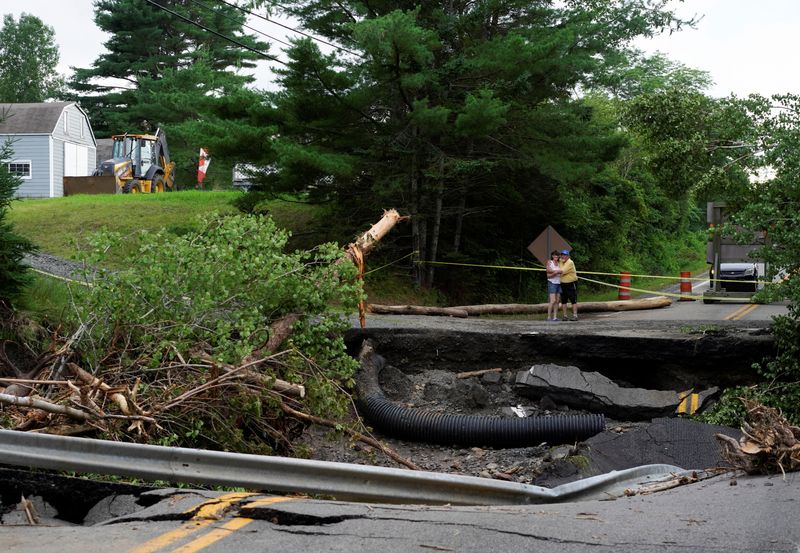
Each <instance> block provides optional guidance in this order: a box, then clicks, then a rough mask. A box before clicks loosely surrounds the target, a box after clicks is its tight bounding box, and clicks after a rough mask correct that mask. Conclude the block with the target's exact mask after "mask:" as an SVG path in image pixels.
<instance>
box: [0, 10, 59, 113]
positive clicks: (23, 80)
mask: <svg viewBox="0 0 800 553" xmlns="http://www.w3.org/2000/svg"><path fill="white" fill-rule="evenodd" d="M58 61H59V52H58V46H57V45H56V43H55V31H53V28H52V27H51V26H49V25H45V24H44V22H42V20H41V19H39V18H38V17H36V16H33V15H29V14H26V13H23V14H22V15H20V17H19V21H16V20H14V16H13V15H5V16H4V17H3V26H2V28H0V102H5V103H25V102H43V101H45V100H51V99H57V98H60V97H61V96H62V95H63V94H64V78H63V77H62V76H61V75H59V74H58V72H57V71H56V66H57V65H58Z"/></svg>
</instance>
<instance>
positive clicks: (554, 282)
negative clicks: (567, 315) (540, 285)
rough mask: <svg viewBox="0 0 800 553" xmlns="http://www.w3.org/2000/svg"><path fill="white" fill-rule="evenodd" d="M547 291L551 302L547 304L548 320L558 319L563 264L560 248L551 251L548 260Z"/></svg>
mask: <svg viewBox="0 0 800 553" xmlns="http://www.w3.org/2000/svg"><path fill="white" fill-rule="evenodd" d="M545 269H546V270H547V293H548V298H549V300H550V302H549V303H548V304H547V320H548V321H557V320H558V302H559V298H560V297H561V265H560V264H559V253H558V250H553V251H552V252H550V259H548V260H547V266H546V267H545Z"/></svg>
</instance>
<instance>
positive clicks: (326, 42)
mask: <svg viewBox="0 0 800 553" xmlns="http://www.w3.org/2000/svg"><path fill="white" fill-rule="evenodd" d="M148 1H150V0H148ZM219 1H220V2H222V3H223V4H227V5H228V6H230V7H232V8H236V9H237V10H240V11H242V12H244V13H246V14H248V15H252V16H254V17H258V18H260V19H263V20H264V21H268V22H269V23H272V24H273V25H277V26H278V27H283V28H284V29H286V30H287V31H292V32H293V33H297V34H299V35H303V36H304V37H307V38H310V39H311V40H315V41H317V42H319V43H321V44H325V45H327V46H330V47H331V48H336V49H337V50H341V51H342V52H347V53H348V54H350V55H353V56H357V57H359V58H363V57H364V56H363V55H362V54H359V53H358V52H354V51H353V50H348V49H347V48H345V47H344V46H339V45H337V44H334V43H332V42H328V41H327V40H323V39H321V38H319V37H316V36H314V35H312V34H309V33H306V32H305V31H301V30H300V29H295V28H294V27H290V26H289V25H284V24H283V23H281V22H279V21H275V20H274V19H270V18H269V17H266V16H263V15H260V14H257V13H254V12H251V11H249V10H246V9H245V8H243V7H241V6H237V5H236V4H234V3H232V2H228V1H227V0H219Z"/></svg>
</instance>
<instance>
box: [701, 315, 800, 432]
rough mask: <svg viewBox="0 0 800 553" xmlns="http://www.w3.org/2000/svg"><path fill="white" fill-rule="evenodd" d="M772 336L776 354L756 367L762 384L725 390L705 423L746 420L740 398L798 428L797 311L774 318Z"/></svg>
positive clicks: (799, 334)
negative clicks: (773, 411)
mask: <svg viewBox="0 0 800 553" xmlns="http://www.w3.org/2000/svg"><path fill="white" fill-rule="evenodd" d="M772 333H773V336H774V337H775V345H776V347H777V351H778V354H777V355H776V356H775V357H774V358H771V359H767V360H765V361H764V362H762V363H760V364H758V365H757V369H758V373H759V375H760V377H761V379H762V380H761V382H760V383H759V384H757V385H755V386H751V387H746V388H745V387H739V388H732V389H728V390H726V391H725V393H724V394H723V396H722V399H721V400H720V401H719V402H718V403H717V404H716V405H715V406H714V408H713V409H712V410H711V412H710V413H708V414H707V415H704V420H706V421H708V422H712V423H714V424H725V425H729V426H739V425H740V424H741V423H742V421H743V420H744V416H745V412H744V407H743V405H742V402H741V401H739V400H738V398H740V397H741V398H745V399H752V400H756V401H758V402H759V403H762V404H764V405H766V406H769V407H774V408H776V409H779V410H780V411H781V412H782V413H783V416H784V417H786V419H787V420H788V421H789V422H791V423H792V424H795V425H800V311H798V307H797V306H796V305H790V306H789V314H788V315H782V316H779V317H775V319H774V320H773V324H772Z"/></svg>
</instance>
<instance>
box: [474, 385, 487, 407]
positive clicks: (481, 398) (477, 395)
mask: <svg viewBox="0 0 800 553" xmlns="http://www.w3.org/2000/svg"><path fill="white" fill-rule="evenodd" d="M471 387H472V390H471V391H470V397H471V398H472V403H473V404H474V405H475V407H486V406H487V405H489V403H490V401H489V392H487V391H486V388H484V387H483V386H481V385H480V384H477V383H475V384H472V386H471Z"/></svg>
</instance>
